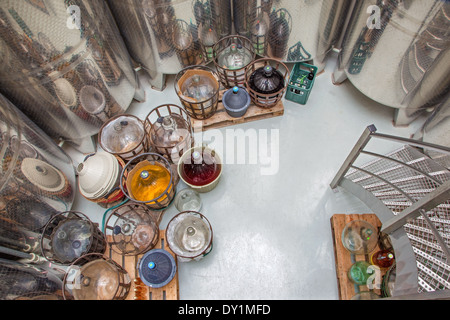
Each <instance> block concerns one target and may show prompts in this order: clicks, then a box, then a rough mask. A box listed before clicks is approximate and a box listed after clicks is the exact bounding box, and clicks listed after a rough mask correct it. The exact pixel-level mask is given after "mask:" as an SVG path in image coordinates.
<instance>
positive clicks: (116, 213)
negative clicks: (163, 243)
mask: <svg viewBox="0 0 450 320" xmlns="http://www.w3.org/2000/svg"><path fill="white" fill-rule="evenodd" d="M158 216H159V215H158V214H157V212H155V211H152V210H151V209H150V208H148V207H147V206H145V205H142V204H138V203H133V202H130V201H129V202H128V203H126V204H123V205H121V206H119V207H117V208H115V209H113V210H112V212H111V215H110V216H109V217H108V220H107V221H106V224H105V227H104V234H105V236H106V240H107V242H108V244H109V246H110V248H111V249H112V250H114V251H115V252H117V253H118V254H122V255H125V256H136V255H139V254H141V253H143V252H146V251H148V250H150V249H152V248H153V247H155V245H156V244H157V243H158V239H159V228H158V224H159V221H158V220H159V219H158Z"/></svg>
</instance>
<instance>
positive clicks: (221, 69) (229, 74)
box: [212, 35, 256, 88]
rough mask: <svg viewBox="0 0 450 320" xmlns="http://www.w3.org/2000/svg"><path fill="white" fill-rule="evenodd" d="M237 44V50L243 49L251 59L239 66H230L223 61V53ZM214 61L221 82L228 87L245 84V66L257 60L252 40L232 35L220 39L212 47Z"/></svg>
mask: <svg viewBox="0 0 450 320" xmlns="http://www.w3.org/2000/svg"><path fill="white" fill-rule="evenodd" d="M233 46H235V48H236V50H242V51H243V52H245V53H246V54H247V55H249V58H250V59H249V61H248V62H246V61H245V62H244V61H242V62H241V63H240V64H239V66H230V65H227V64H226V63H221V62H222V61H221V60H222V59H220V58H221V57H222V55H225V54H227V51H230V49H231V48H232V47H233ZM212 55H213V62H214V66H215V67H216V70H217V74H218V76H219V81H220V83H221V84H222V85H223V86H225V87H226V88H232V87H234V86H243V85H244V82H245V68H246V67H247V66H248V65H249V64H250V62H252V61H253V60H255V57H256V53H255V48H254V47H253V44H252V42H251V41H250V40H249V39H248V38H246V37H243V36H238V35H231V36H227V37H224V38H222V39H220V40H219V41H218V42H217V43H216V44H215V45H214V47H213V49H212Z"/></svg>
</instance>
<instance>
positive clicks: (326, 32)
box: [233, 0, 354, 70]
mask: <svg viewBox="0 0 450 320" xmlns="http://www.w3.org/2000/svg"><path fill="white" fill-rule="evenodd" d="M353 3H354V1H353V0H320V1H311V0H301V1H292V0H233V20H234V27H235V32H236V33H237V34H239V35H241V36H245V37H247V38H248V39H250V40H251V41H252V42H253V46H254V48H255V51H256V53H257V54H258V55H260V56H267V57H270V58H274V59H279V60H281V61H283V62H302V61H311V60H312V61H313V62H314V64H315V65H316V66H318V69H319V70H323V67H324V59H325V56H326V55H327V53H328V52H329V51H330V50H331V49H332V48H333V47H337V46H339V41H340V35H341V34H342V32H343V30H344V28H345V25H346V22H347V17H348V13H349V11H350V8H351V7H352V6H353Z"/></svg>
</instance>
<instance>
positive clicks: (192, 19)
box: [108, 0, 232, 90]
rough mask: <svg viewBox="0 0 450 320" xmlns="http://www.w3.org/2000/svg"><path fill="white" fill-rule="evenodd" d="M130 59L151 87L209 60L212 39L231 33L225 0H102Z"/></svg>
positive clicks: (227, 5)
mask: <svg viewBox="0 0 450 320" xmlns="http://www.w3.org/2000/svg"><path fill="white" fill-rule="evenodd" d="M108 4H109V7H110V8H111V11H112V13H113V15H114V18H115V20H116V22H117V24H118V26H119V29H120V31H121V33H122V35H123V38H124V40H125V43H126V45H127V48H128V50H129V52H130V55H131V57H132V58H133V59H134V60H135V61H136V62H137V63H138V64H140V66H141V67H142V68H143V69H145V70H146V71H147V72H148V74H149V75H150V78H151V79H150V83H151V85H152V86H153V88H154V89H158V90H162V89H163V88H164V87H165V75H167V74H177V73H178V72H179V71H181V69H183V68H185V67H188V66H191V65H198V64H204V63H207V62H209V61H210V58H211V57H210V56H208V52H210V51H211V50H212V46H213V45H214V44H215V42H216V41H218V40H219V39H221V38H222V37H224V36H227V35H229V34H230V33H231V29H232V22H231V5H230V0H123V1H116V0H108Z"/></svg>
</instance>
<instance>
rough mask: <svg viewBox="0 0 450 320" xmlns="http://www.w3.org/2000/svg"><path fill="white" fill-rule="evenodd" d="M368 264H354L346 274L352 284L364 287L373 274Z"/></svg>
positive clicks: (358, 262)
mask: <svg viewBox="0 0 450 320" xmlns="http://www.w3.org/2000/svg"><path fill="white" fill-rule="evenodd" d="M369 267H370V263H368V262H366V261H357V262H355V263H354V264H353V265H352V266H351V267H350V269H349V270H348V272H347V276H348V278H349V279H350V281H352V282H353V283H355V284H357V285H366V284H367V280H369V277H370V276H371V275H372V274H373V269H372V268H370V269H369Z"/></svg>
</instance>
